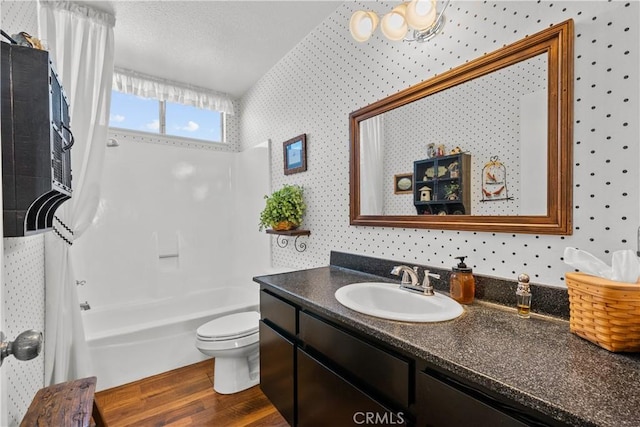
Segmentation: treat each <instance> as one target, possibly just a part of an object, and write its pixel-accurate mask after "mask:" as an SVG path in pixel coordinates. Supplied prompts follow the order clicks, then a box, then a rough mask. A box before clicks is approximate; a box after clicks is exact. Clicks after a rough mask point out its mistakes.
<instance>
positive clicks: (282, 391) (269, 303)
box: [260, 291, 297, 426]
mask: <svg viewBox="0 0 640 427" xmlns="http://www.w3.org/2000/svg"><path fill="white" fill-rule="evenodd" d="M296 310H297V309H296V307H295V306H293V305H291V304H289V303H287V302H285V301H283V300H281V299H279V298H277V297H275V296H273V295H271V294H269V293H267V292H264V291H262V292H260V314H261V317H262V319H261V320H260V388H261V389H262V392H263V393H264V394H265V396H267V397H268V398H269V400H270V401H271V403H273V405H274V406H275V407H276V408H278V411H280V414H282V416H283V417H284V419H285V420H287V422H288V423H289V424H290V425H292V426H293V425H295V424H296V423H295V415H296V405H295V361H296V338H295V335H296V332H297V328H296V321H297V319H296V316H297V313H296Z"/></svg>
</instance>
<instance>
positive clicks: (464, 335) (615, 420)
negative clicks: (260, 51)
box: [255, 266, 640, 427]
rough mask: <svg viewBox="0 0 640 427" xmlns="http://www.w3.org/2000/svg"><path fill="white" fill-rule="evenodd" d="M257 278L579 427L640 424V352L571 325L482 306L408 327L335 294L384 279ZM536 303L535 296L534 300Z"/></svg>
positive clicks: (323, 271)
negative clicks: (600, 342)
mask: <svg viewBox="0 0 640 427" xmlns="http://www.w3.org/2000/svg"><path fill="white" fill-rule="evenodd" d="M255 280H256V281H257V282H258V283H260V284H262V285H265V286H266V287H268V288H269V289H270V290H272V291H274V292H275V293H276V294H280V295H282V296H284V297H286V298H288V299H290V300H291V301H293V302H294V303H298V304H301V305H303V306H305V307H307V308H309V309H312V310H314V311H315V312H317V313H318V314H322V315H325V316H327V317H329V318H332V319H335V320H337V321H339V322H341V323H343V324H345V325H348V326H351V327H353V328H355V329H357V330H359V331H361V332H363V333H365V334H368V335H370V336H373V337H375V338H377V339H379V340H383V341H384V342H387V343H389V345H392V346H394V347H397V348H399V349H401V350H403V351H404V352H406V353H408V354H410V355H413V356H415V357H416V358H419V359H422V360H424V361H427V362H430V363H433V364H435V365H436V366H439V367H441V368H443V369H445V370H447V371H449V372H452V373H455V374H457V375H459V376H461V377H463V378H466V379H468V380H470V381H472V382H474V383H477V384H479V385H482V386H485V387H487V388H489V389H491V390H494V391H496V392H498V393H500V394H502V395H504V396H505V397H507V398H510V399H513V400H515V401H517V402H519V403H521V404H523V405H525V406H527V407H530V408H534V409H536V410H538V411H540V412H542V413H545V414H547V415H549V416H551V417H553V418H555V419H557V420H560V421H562V422H565V423H567V424H570V425H576V426H578V425H579V426H588V425H594V426H616V427H623V426H634V427H637V426H640V389H639V388H638V385H640V354H637V353H635V354H621V353H617V354H616V353H611V352H609V351H607V350H605V349H602V348H600V347H598V346H597V345H595V344H592V343H590V342H588V341H586V340H583V339H582V338H580V337H578V336H576V335H574V334H572V333H570V332H569V322H567V321H565V320H560V319H555V318H552V317H545V316H539V315H535V314H533V315H532V316H531V318H530V319H521V318H519V317H517V315H516V311H515V309H511V308H508V307H504V306H499V305H496V304H490V303H485V302H482V301H478V300H476V302H474V304H472V305H468V306H464V307H465V313H464V314H463V315H462V316H460V317H458V318H457V319H454V320H450V321H446V322H439V323H405V322H397V321H391V320H385V319H379V318H376V317H372V316H368V315H365V314H360V313H358V312H355V311H353V310H351V309H349V308H347V307H344V306H343V305H341V304H340V303H339V302H338V301H337V300H336V299H335V297H334V292H335V291H336V289H338V288H340V287H341V286H344V285H347V284H351V283H356V282H364V281H388V280H387V279H383V278H381V277H379V276H374V275H371V274H366V273H361V272H358V271H354V270H348V269H344V268H340V267H335V266H329V267H320V268H315V269H310V270H301V271H294V272H290V273H284V274H277V275H270V276H260V277H256V278H255ZM534 299H535V296H534Z"/></svg>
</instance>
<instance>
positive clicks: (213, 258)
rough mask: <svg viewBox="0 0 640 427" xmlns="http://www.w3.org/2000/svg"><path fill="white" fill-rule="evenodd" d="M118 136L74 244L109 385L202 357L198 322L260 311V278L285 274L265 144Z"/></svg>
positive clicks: (94, 350)
mask: <svg viewBox="0 0 640 427" xmlns="http://www.w3.org/2000/svg"><path fill="white" fill-rule="evenodd" d="M114 135H115V134H114ZM112 136H113V135H112ZM117 139H118V141H119V142H120V146H119V147H116V148H113V149H110V150H108V151H107V153H106V157H105V165H104V173H103V180H102V190H103V191H102V194H101V199H100V207H99V211H98V214H97V215H96V217H95V218H94V221H93V223H94V226H93V227H92V228H90V229H89V230H87V232H86V234H85V236H83V239H81V240H80V241H78V242H77V243H76V244H74V256H75V257H76V259H77V262H76V265H77V266H78V269H77V275H76V277H77V279H78V280H85V281H86V284H85V285H84V286H79V287H78V294H79V297H80V301H85V300H86V301H88V302H89V304H90V305H91V310H88V311H85V312H83V317H84V320H85V328H86V334H87V340H88V342H89V349H90V353H91V359H92V361H93V364H94V373H93V374H94V375H97V377H98V384H97V387H98V389H100V390H102V389H105V388H110V387H114V386H117V385H121V384H124V383H126V382H130V381H134V380H137V379H140V378H144V377H147V376H150V375H154V374H158V373H161V372H165V371H168V370H171V369H175V368H178V367H180V366H184V365H187V364H190V363H195V362H198V361H200V360H203V359H205V358H206V356H205V355H203V354H202V353H200V352H199V351H198V349H197V348H196V346H195V341H196V339H195V335H196V330H197V329H198V327H200V326H202V325H203V324H205V323H207V322H208V321H210V320H213V319H214V318H217V317H220V316H222V315H225V314H230V313H236V312H241V311H250V310H255V309H256V307H257V305H258V288H257V286H256V285H255V283H253V282H252V281H251V279H252V277H253V276H255V275H262V274H269V272H270V271H272V272H276V271H274V270H273V269H270V258H271V245H270V239H269V236H268V235H266V234H265V233H260V232H259V231H258V218H259V214H260V211H261V210H262V208H263V207H264V199H263V196H264V195H265V194H269V190H270V188H269V182H270V179H269V174H270V162H269V144H268V143H266V144H262V146H261V147H256V148H252V149H248V150H245V151H243V152H241V153H232V152H221V151H213V150H203V149H199V148H185V147H177V146H171V145H161V144H159V143H157V142H156V141H155V138H154V143H147V141H148V140H149V139H151V138H145V137H140V136H138V135H136V134H134V133H122V134H120V133H118V134H117ZM76 248H77V251H75V249H76ZM168 342H170V343H171V344H170V345H167V343H168ZM114 360H126V361H127V363H126V364H118V363H114Z"/></svg>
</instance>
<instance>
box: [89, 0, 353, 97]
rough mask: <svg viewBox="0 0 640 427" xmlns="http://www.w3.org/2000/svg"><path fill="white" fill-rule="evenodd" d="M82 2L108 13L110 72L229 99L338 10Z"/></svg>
mask: <svg viewBox="0 0 640 427" xmlns="http://www.w3.org/2000/svg"><path fill="white" fill-rule="evenodd" d="M83 3H91V4H92V5H93V6H94V7H98V8H101V9H103V10H107V11H110V12H113V13H114V15H115V17H116V26H115V29H114V32H115V65H116V67H122V68H127V69H131V70H134V71H138V72H140V73H145V74H150V75H153V76H157V77H162V78H167V79H171V80H175V81H179V82H183V83H188V84H191V85H196V86H201V87H204V88H208V89H213V90H215V91H219V92H224V93H227V94H229V95H231V96H232V97H234V98H239V97H240V96H242V95H243V94H244V93H245V92H246V91H247V90H248V89H249V88H250V87H251V86H252V85H253V84H255V83H256V82H257V81H258V80H259V79H260V77H262V76H263V75H264V74H265V73H266V72H267V71H269V69H271V67H273V66H274V65H275V64H276V63H277V62H278V61H279V60H280V59H281V58H282V57H284V56H285V55H286V54H287V52H289V51H290V50H291V49H292V48H293V47H294V46H295V45H296V44H298V42H300V41H301V40H302V39H303V38H304V37H305V36H306V35H307V34H309V33H310V32H311V31H312V30H313V29H314V28H315V27H316V26H318V25H319V24H320V23H321V22H322V21H323V20H324V19H325V18H326V17H327V16H329V15H330V14H331V13H332V12H333V11H334V10H336V9H337V8H338V6H339V5H340V2H338V1H336V0H333V1H300V0H299V1H243V0H236V1H132V0H126V1H125V0H115V1H100V2H93V1H91V2H89V1H86V2H83Z"/></svg>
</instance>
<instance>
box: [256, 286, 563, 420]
mask: <svg viewBox="0 0 640 427" xmlns="http://www.w3.org/2000/svg"><path fill="white" fill-rule="evenodd" d="M260 311H261V313H262V320H261V321H260V354H261V356H260V372H261V377H260V386H261V388H262V390H263V392H264V393H265V395H266V396H267V397H268V398H269V399H270V400H271V401H272V402H273V404H274V405H275V406H276V408H278V410H279V411H280V413H281V414H282V415H283V416H284V418H285V419H286V420H287V421H288V422H289V423H290V424H291V425H296V426H328V425H336V426H346V425H357V424H364V423H366V422H367V420H370V421H371V420H374V421H375V423H376V424H377V425H411V426H412V425H417V426H433V427H438V426H465V425H474V426H531V425H553V426H555V425H564V424H563V423H561V422H558V421H556V420H553V419H551V418H549V417H548V416H546V415H544V414H542V413H537V412H536V411H533V410H531V409H528V408H525V407H524V406H522V405H519V404H517V403H515V402H510V401H509V400H507V399H504V398H502V397H500V396H498V395H497V394H495V393H492V392H491V391H490V390H486V389H482V388H481V387H479V386H477V385H475V386H474V385H472V384H470V383H468V382H465V381H464V380H463V379H461V378H457V377H455V376H454V375H452V374H451V373H446V372H443V371H442V370H439V369H437V367H436V366H434V365H432V364H430V363H428V362H425V361H422V360H419V359H416V358H414V357H411V356H410V355H407V354H404V353H403V352H401V351H398V349H396V348H393V347H392V346H389V345H387V344H386V343H384V342H380V341H378V340H373V339H371V337H367V336H365V335H363V334H361V333H359V332H358V331H355V330H353V329H350V328H348V327H345V326H344V325H340V324H338V323H335V322H334V321H332V320H331V319H329V318H326V317H324V316H322V315H320V314H318V313H316V312H314V310H312V309H310V308H308V307H306V306H304V305H300V304H297V303H294V302H293V301H291V300H288V299H286V297H283V296H278V295H277V294H275V293H274V289H272V288H270V287H269V286H265V285H263V288H262V290H261V292H260Z"/></svg>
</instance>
